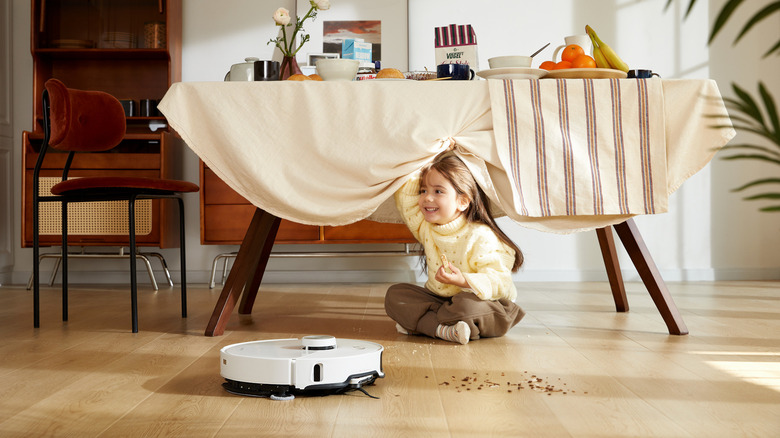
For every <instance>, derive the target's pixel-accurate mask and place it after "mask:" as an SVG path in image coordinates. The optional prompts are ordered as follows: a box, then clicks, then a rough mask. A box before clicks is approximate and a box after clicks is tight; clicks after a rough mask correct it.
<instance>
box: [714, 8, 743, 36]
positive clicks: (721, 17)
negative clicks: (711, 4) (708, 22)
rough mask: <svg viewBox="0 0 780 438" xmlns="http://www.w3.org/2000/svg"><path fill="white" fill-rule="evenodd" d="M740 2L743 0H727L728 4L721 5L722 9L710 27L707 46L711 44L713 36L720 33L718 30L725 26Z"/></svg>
mask: <svg viewBox="0 0 780 438" xmlns="http://www.w3.org/2000/svg"><path fill="white" fill-rule="evenodd" d="M742 1H743V0H729V2H728V3H726V4H725V5H723V9H721V10H720V12H719V13H718V17H717V18H716V19H715V23H714V24H713V25H712V32H710V39H709V40H707V44H710V43H712V40H714V39H715V36H716V35H717V34H718V32H720V29H721V28H722V27H723V25H725V24H726V22H727V21H728V20H729V18H730V17H731V14H733V13H734V10H736V9H737V7H738V6H739V5H740V4H741V3H742Z"/></svg>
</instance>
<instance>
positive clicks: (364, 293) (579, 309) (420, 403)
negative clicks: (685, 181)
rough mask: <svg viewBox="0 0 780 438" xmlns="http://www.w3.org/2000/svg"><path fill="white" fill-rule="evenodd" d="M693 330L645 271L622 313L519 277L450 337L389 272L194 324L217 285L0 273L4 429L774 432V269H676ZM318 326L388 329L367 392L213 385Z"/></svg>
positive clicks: (278, 290)
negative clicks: (230, 362)
mask: <svg viewBox="0 0 780 438" xmlns="http://www.w3.org/2000/svg"><path fill="white" fill-rule="evenodd" d="M668 286H669V289H670V291H671V293H672V296H673V297H674V299H675V302H676V303H677V305H678V307H679V308H680V311H681V313H682V315H683V318H684V319H685V321H686V324H687V325H688V327H689V329H690V331H691V333H690V335H688V336H670V335H668V333H667V332H666V326H665V325H664V323H663V320H662V319H661V317H660V315H659V314H658V312H657V310H656V309H655V306H654V305H653V303H652V300H651V299H650V297H649V295H648V294H647V292H646V291H645V290H644V288H643V286H642V285H641V284H638V283H628V284H627V285H626V290H627V294H628V299H629V304H630V311H629V312H626V313H616V312H615V308H614V303H613V302H612V297H611V294H610V292H609V286H608V284H606V283H518V290H519V297H518V303H519V304H521V306H523V308H524V309H525V310H526V312H527V315H526V317H525V319H523V321H521V323H520V324H519V325H518V326H517V327H515V328H514V329H512V330H511V331H510V332H509V334H507V336H504V337H502V338H494V339H480V340H477V341H473V342H470V343H469V344H468V345H465V346H460V345H455V344H451V343H448V342H445V341H442V340H437V339H430V338H427V337H421V336H407V335H402V334H399V333H397V332H396V330H395V324H394V323H393V322H392V321H391V320H390V319H389V318H388V317H387V316H386V315H385V313H384V309H383V304H384V293H385V290H386V289H387V287H388V284H323V285H291V284H281V285H280V284H269V285H263V286H262V288H261V291H260V293H259V294H258V298H257V302H256V304H255V309H254V311H253V313H252V315H247V316H243V315H242V316H239V315H237V314H235V313H234V314H233V315H232V316H231V318H230V320H229V322H228V324H227V328H226V331H225V335H224V336H221V337H214V338H210V337H205V336H203V331H204V329H205V326H206V324H207V322H208V319H209V317H210V315H211V310H212V306H213V305H214V302H215V301H216V299H217V297H218V294H219V290H218V289H212V290H210V289H208V287H207V286H206V285H192V286H190V294H189V304H190V306H189V315H190V316H189V317H188V318H187V319H184V320H183V319H182V318H180V315H179V307H178V306H179V295H178V288H162V289H160V291H158V292H155V291H153V290H151V288H144V287H141V290H139V324H140V332H139V333H137V334H132V333H130V311H129V296H128V292H127V290H126V287H124V286H74V287H72V288H71V294H70V320H69V321H68V322H62V321H61V308H60V290H59V288H58V287H46V286H45V287H43V288H42V292H41V298H42V307H41V309H42V312H41V328H39V329H33V328H32V309H31V308H32V299H31V293H30V292H29V291H27V290H25V289H24V288H23V287H21V286H3V287H1V288H0V337H2V339H3V341H2V343H0V431H2V432H1V433H0V435H2V436H4V437H5V436H9V437H23V436H24V437H26V436H102V437H114V436H139V437H140V436H144V437H146V436H167V437H168V436H169V437H178V436H181V437H222V436H230V437H235V436H282V437H288V436H289V437H297V436H300V437H304V436H305V437H309V436H324V437H353V436H354V437H363V436H381V437H392V436H399V437H400V436H403V437H406V436H426V437H450V436H452V437H466V436H469V437H472V436H496V437H520V436H529V437H531V436H532V437H546V436H549V437H565V436H573V437H579V436H581V437H604V436H610V437H613V436H614V437H621V436H626V437H627V436H643V437H670V436H674V437H699V436H708V437H721V436H722V437H733V436H759V437H763V436H766V437H773V436H778V434H780V416H778V406H780V282H708V283H705V282H701V283H672V284H669V285H668ZM309 334H329V335H333V336H336V337H338V338H350V339H363V340H368V341H373V342H377V343H380V344H381V345H383V346H384V348H385V351H384V354H383V369H384V372H385V377H384V378H382V379H378V380H377V382H376V383H375V384H374V385H371V386H368V387H366V388H365V389H366V391H367V392H368V393H369V394H370V395H371V396H375V397H378V399H372V398H369V397H368V396H366V395H364V394H362V393H360V392H355V391H353V392H348V393H345V394H342V395H333V396H327V397H307V396H298V397H296V398H295V399H294V400H292V401H284V402H280V401H272V400H269V399H267V398H251V397H241V396H236V395H232V394H229V393H227V392H226V391H224V390H223V388H222V387H221V383H222V381H223V379H222V378H221V376H220V375H219V350H220V348H222V347H224V346H226V345H230V344H233V343H238V342H247V341H253V340H261V339H280V338H299V337H301V336H305V335H309Z"/></svg>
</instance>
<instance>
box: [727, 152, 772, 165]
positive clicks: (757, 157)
mask: <svg viewBox="0 0 780 438" xmlns="http://www.w3.org/2000/svg"><path fill="white" fill-rule="evenodd" d="M721 158H722V159H723V160H760V161H768V162H770V163H774V164H778V165H780V160H778V159H777V158H772V157H767V156H766V155H758V154H737V155H729V156H727V157H721Z"/></svg>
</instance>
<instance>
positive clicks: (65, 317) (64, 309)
mask: <svg viewBox="0 0 780 438" xmlns="http://www.w3.org/2000/svg"><path fill="white" fill-rule="evenodd" d="M61 226H62V320H63V321H67V320H68V203H67V202H63V203H62V223H61Z"/></svg>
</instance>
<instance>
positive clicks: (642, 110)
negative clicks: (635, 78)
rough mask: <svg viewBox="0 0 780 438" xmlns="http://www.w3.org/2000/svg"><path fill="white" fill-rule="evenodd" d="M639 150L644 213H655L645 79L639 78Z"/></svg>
mask: <svg viewBox="0 0 780 438" xmlns="http://www.w3.org/2000/svg"><path fill="white" fill-rule="evenodd" d="M638 85H639V86H638V87H637V92H638V94H639V96H638V97H639V150H640V157H641V159H642V188H643V194H644V198H645V199H644V201H645V213H648V214H652V213H655V200H654V196H653V168H652V161H651V159H650V119H649V115H650V110H649V96H648V91H647V79H641V80H639V83H638Z"/></svg>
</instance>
